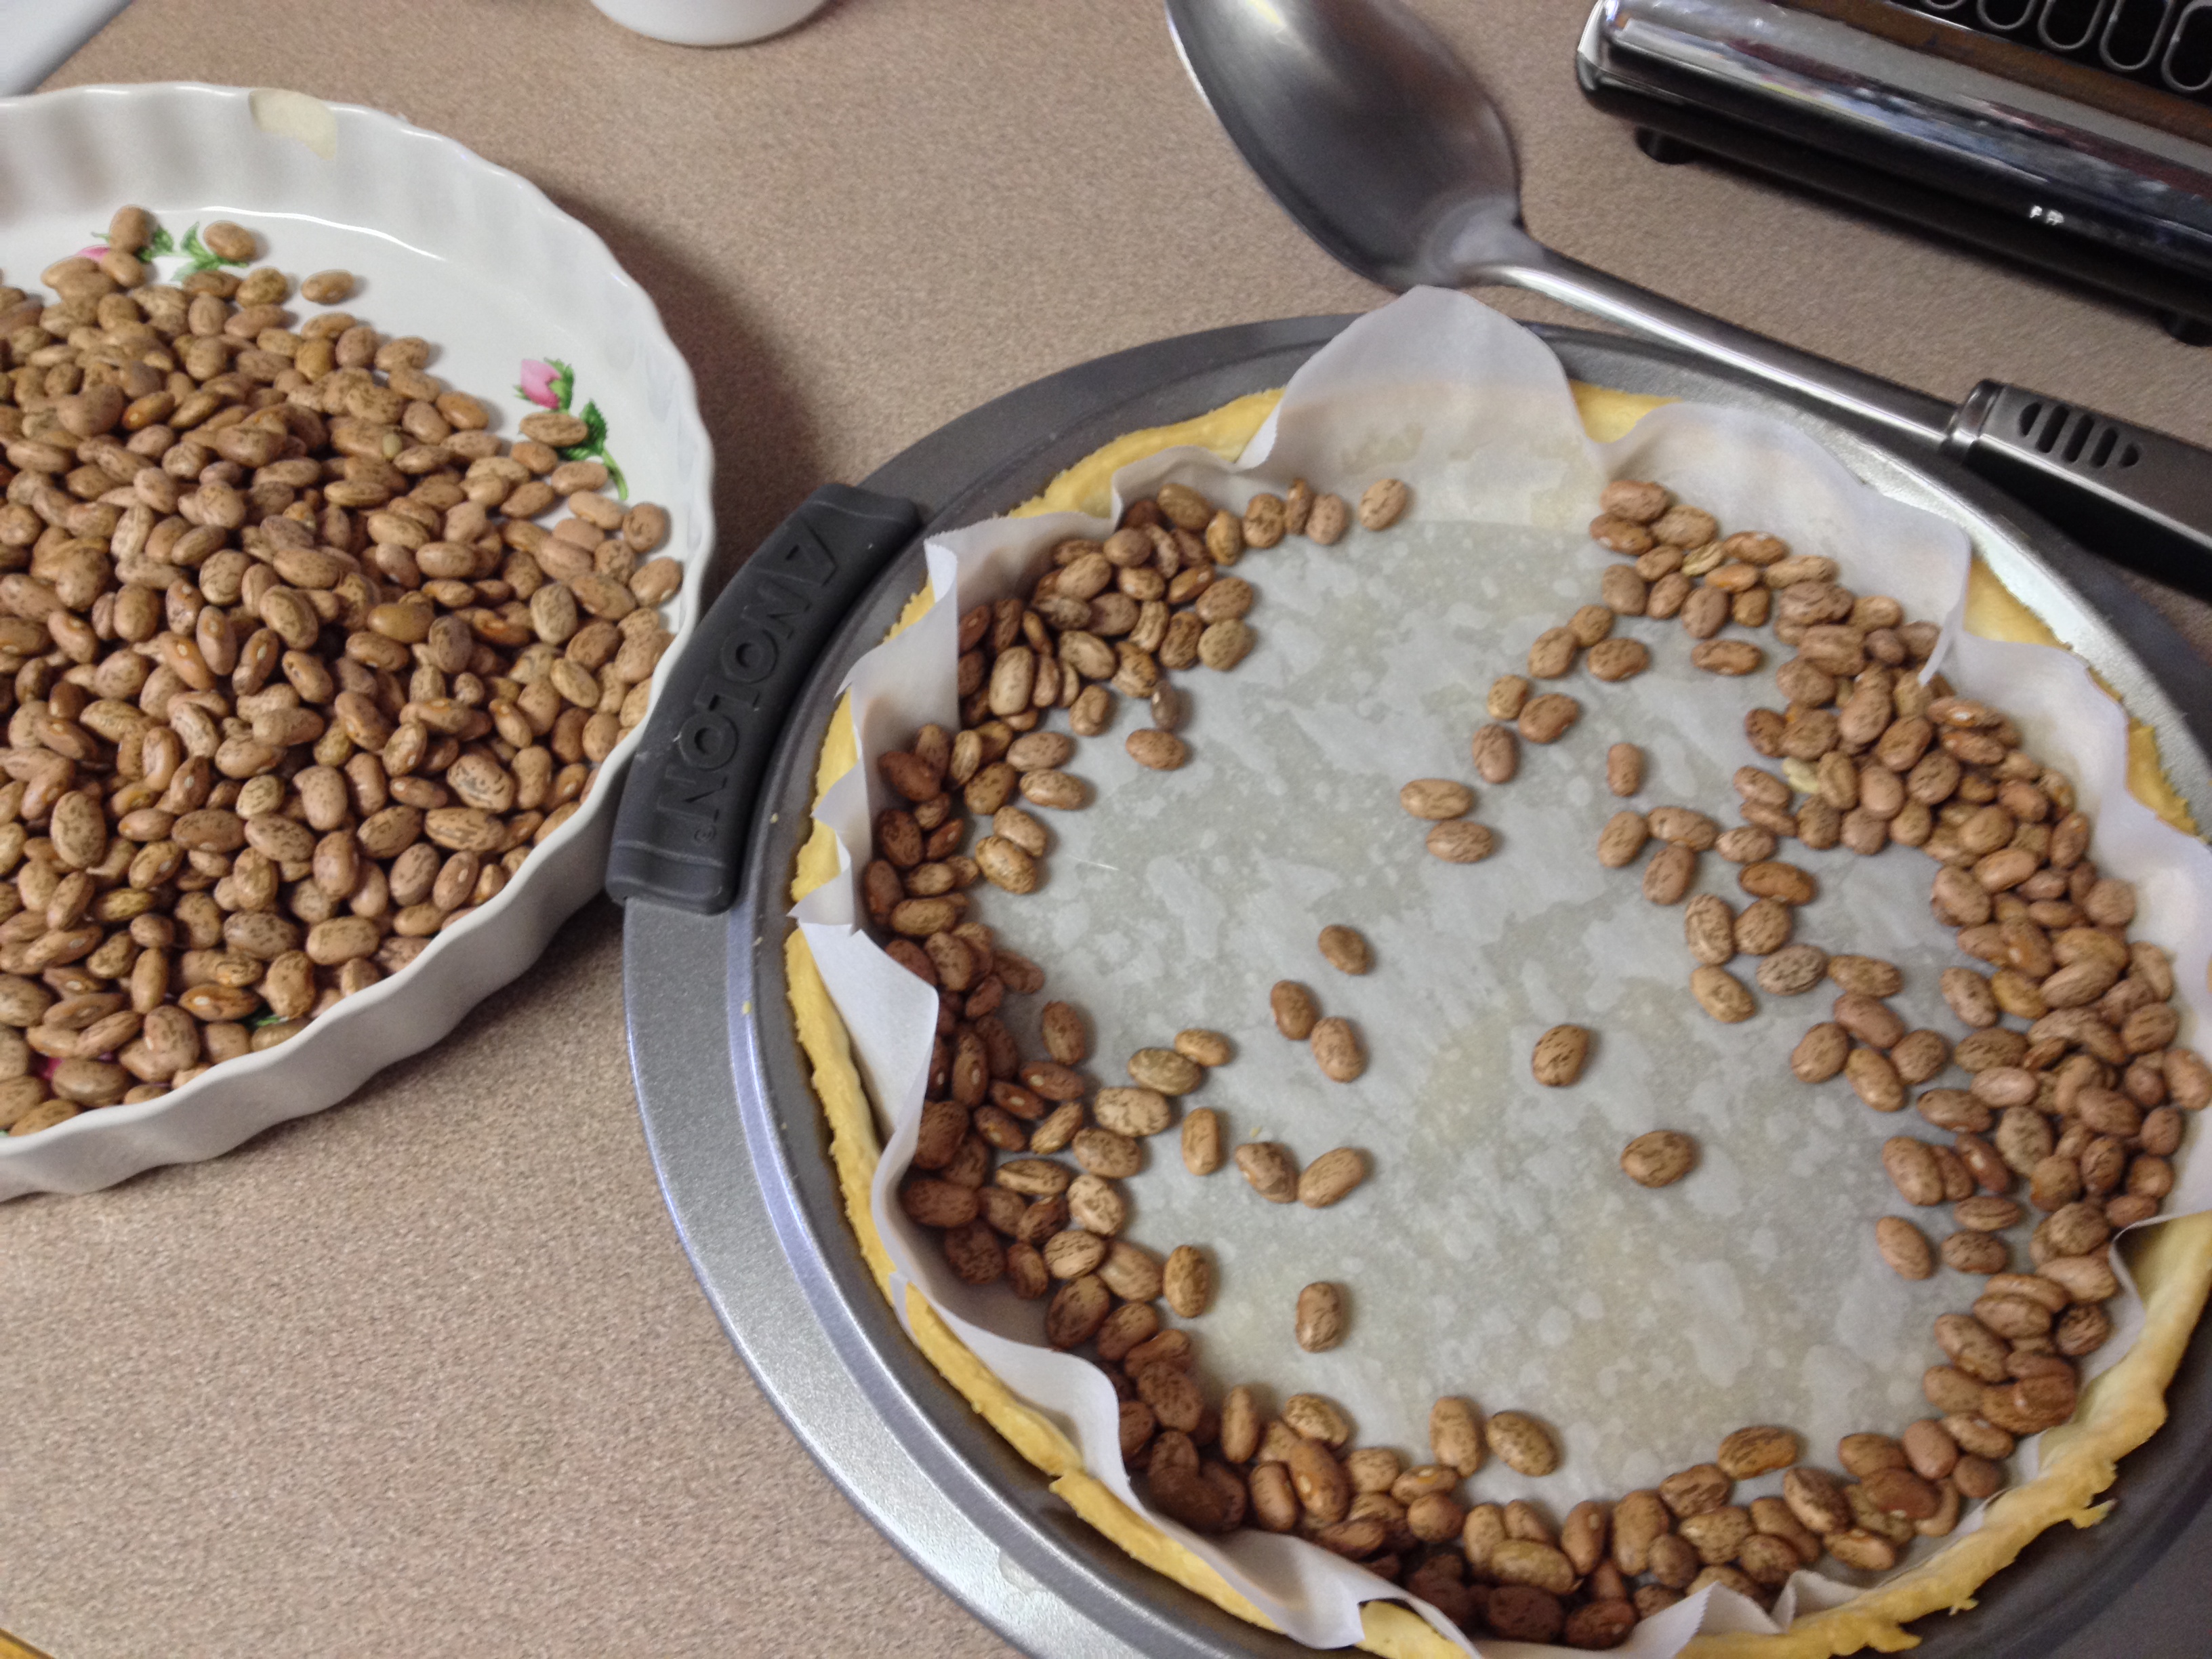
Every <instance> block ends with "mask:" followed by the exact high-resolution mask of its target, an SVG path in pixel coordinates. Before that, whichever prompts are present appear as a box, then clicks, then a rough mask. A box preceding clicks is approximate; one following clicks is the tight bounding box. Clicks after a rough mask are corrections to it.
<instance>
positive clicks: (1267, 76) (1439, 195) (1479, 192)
mask: <svg viewBox="0 0 2212 1659" xmlns="http://www.w3.org/2000/svg"><path fill="white" fill-rule="evenodd" d="M1168 21H1169V27H1170V29H1171V30H1172V32H1173V33H1174V35H1175V40H1176V50H1177V51H1178V52H1181V53H1182V61H1183V67H1184V68H1185V69H1186V70H1188V71H1189V72H1190V76H1191V79H1192V80H1193V81H1194V82H1196V83H1197V85H1198V89H1199V92H1200V95H1201V96H1202V97H1204V98H1205V99H1206V102H1207V104H1208V105H1209V106H1210V107H1211V108H1212V111H1213V113H1214V115H1215V117H1216V118H1218V120H1219V121H1220V123H1221V125H1223V127H1224V128H1225V129H1226V130H1227V131H1228V133H1229V136H1230V138H1231V141H1232V142H1233V143H1235V144H1236V146H1237V149H1239V150H1240V151H1242V152H1243V155H1244V159H1245V160H1246V161H1248V162H1249V163H1250V164H1251V167H1252V168H1253V170H1254V171H1255V173H1258V174H1259V175H1260V180H1261V183H1262V184H1264V185H1267V190H1268V191H1269V193H1270V194H1272V195H1273V197H1274V198H1275V199H1276V201H1277V202H1279V204H1281V205H1282V206H1283V208H1284V209H1285V210H1286V211H1287V212H1288V213H1289V214H1290V216H1291V217H1292V218H1293V219H1295V220H1297V222H1298V224H1299V226H1300V227H1301V228H1303V229H1304V231H1305V233H1306V234H1308V235H1309V236H1310V237H1312V238H1313V239H1314V240H1315V241H1316V242H1318V243H1320V244H1321V245H1322V247H1323V248H1325V249H1327V250H1328V252H1330V253H1331V254H1333V255H1334V257H1335V258H1338V259H1339V260H1340V261H1341V262H1342V263H1343V264H1346V265H1347V266H1349V267H1350V268H1351V269H1352V270H1355V271H1357V272H1358V273H1359V274H1360V275H1361V276H1365V277H1368V278H1370V280H1372V281H1375V282H1378V283H1383V285H1384V286H1385V287H1388V288H1393V289H1407V288H1416V287H1420V286H1423V285H1430V286H1435V287H1439V288H1452V287H1456V286H1459V285H1461V284H1462V283H1466V282H1467V281H1468V280H1469V278H1468V272H1469V271H1470V270H1475V269H1478V268H1480V267H1481V266H1483V265H1485V264H1488V263H1490V262H1491V261H1492V260H1494V259H1496V258H1504V257H1509V256H1512V257H1521V258H1527V257H1528V256H1529V255H1531V254H1532V253H1541V250H1540V249H1538V248H1537V247H1536V246H1535V244H1534V242H1532V241H1530V240H1529V238H1528V234H1527V233H1526V232H1525V231H1523V230H1522V228H1521V197H1520V171H1519V168H1518V167H1516V164H1515V161H1514V158H1513V141H1512V139H1511V137H1510V136H1509V135H1508V134H1507V132H1506V131H1505V123H1504V121H1503V120H1502V119H1500V118H1499V116H1498V110H1497V106H1495V105H1493V104H1492V102H1491V101H1490V97H1489V94H1486V92H1485V91H1484V90H1483V88H1482V83H1481V82H1479V81H1477V80H1476V79H1475V78H1474V75H1473V74H1472V73H1470V72H1469V71H1468V68H1467V66H1466V65H1465V64H1462V63H1461V62H1460V60H1459V58H1457V57H1456V56H1455V55H1454V54H1453V52H1452V51H1451V49H1450V47H1449V46H1446V45H1445V44H1444V42H1443V40H1439V39H1438V38H1437V35H1436V33H1435V32H1434V31H1432V30H1431V28H1430V27H1429V26H1428V25H1427V24H1426V23H1425V22H1423V21H1421V20H1420V18H1419V17H1418V16H1416V15H1413V13H1412V12H1410V11H1407V10H1404V9H1401V8H1398V7H1395V6H1393V7H1387V8H1386V7H1381V6H1373V5H1365V4H1360V3H1357V0H1268V3H1265V4H1228V5H1224V4H1200V3H1179V0H1170V4H1169V6H1168ZM1201 66H1203V67H1201Z"/></svg>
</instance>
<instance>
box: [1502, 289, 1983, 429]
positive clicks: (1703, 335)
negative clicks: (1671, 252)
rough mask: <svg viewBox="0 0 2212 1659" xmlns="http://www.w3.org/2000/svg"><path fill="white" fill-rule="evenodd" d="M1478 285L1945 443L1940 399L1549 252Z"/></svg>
mask: <svg viewBox="0 0 2212 1659" xmlns="http://www.w3.org/2000/svg"><path fill="white" fill-rule="evenodd" d="M1476 280H1488V281H1492V282H1498V283H1507V284H1509V285H1510V286H1511V287H1514V288H1525V289H1529V290H1530V291H1532V292H1534V293H1537V294H1541V295H1547V297H1549V298H1551V299H1554V300H1557V301H1559V302H1560V303H1561V304H1562V305H1569V306H1572V307H1574V308H1575V309H1576V310H1577V311H1583V312H1588V313H1589V314H1590V315H1591V316H1593V317H1601V318H1603V319H1605V320H1606V321H1607V322H1611V323H1618V324H1620V326H1621V327H1623V328H1626V329H1629V330H1632V331H1634V332H1636V333H1638V334H1643V335H1648V336H1649V337H1651V338H1653V339H1655V340H1661V341H1663V342H1665V343H1667V344H1668V345H1673V346H1679V347H1680V348H1681V349H1683V350H1685V351H1688V352H1692V353H1694V354H1695V355H1697V356H1700V357H1705V358H1707V359H1710V360H1711V361H1712V362H1718V363H1723V364H1725V365H1726V366H1727V367H1729V368H1733V369H1735V370H1736V371H1737V372H1738V373H1740V374H1747V375H1749V376H1751V377H1752V378H1753V379H1754V380H1764V381H1765V382H1766V383H1767V384H1768V385H1770V386H1778V387H1780V388H1781V389H1783V390H1784V391H1785V392H1792V393H1794V394H1795V395H1796V396H1797V397H1799V398H1803V399H1805V400H1806V401H1808V402H1811V403H1815V404H1820V405H1822V406H1823V407H1824V408H1826V409H1828V410H1832V411H1834V412H1835V413H1837V414H1840V415H1846V416H1851V417H1852V418H1854V419H1856V420H1859V421H1863V422H1869V423H1871V424H1873V425H1875V426H1876V427H1879V428H1881V430H1882V431H1883V433H1884V434H1885V435H1887V436H1889V437H1891V438H1895V439H1902V440H1904V441H1906V442H1907V443H1909V444H1910V445H1911V447H1914V448H1917V449H1920V450H1923V451H1927V450H1934V449H1938V448H1940V447H1942V442H1943V438H1944V434H1945V433H1946V432H1947V431H1948V428H1949V426H1950V421H1951V406H1950V405H1949V404H1946V403H1945V402H1944V401H1943V400H1942V398H1931V397H1929V395H1928V394H1927V393H1925V392H1915V391H1913V390H1912V389H1911V387H1909V386H1899V385H1898V384H1896V383H1895V382H1894V381H1892V380H1881V379H1879V378H1877V377H1876V376H1875V375H1872V374H1863V373H1861V372H1860V371H1859V370H1857V369H1856V368H1846V367H1845V366H1844V365H1843V364H1842V363H1838V362H1830V361H1829V360H1828V359H1827V358H1826V357H1816V356H1814V355H1813V354H1812V353H1811V352H1809V351H1800V350H1798V349H1796V347H1795V346H1787V345H1784V344H1783V343H1781V342H1780V341H1779V340H1773V339H1769V338H1768V337H1766V336H1765V335H1764V334H1754V333H1753V332H1752V331H1751V330H1749V329H1747V328H1739V327H1737V326H1736V325H1735V324H1734V323H1727V322H1723V321H1722V320H1721V319H1719V318H1717V317H1711V316H1708V315H1707V314H1706V313H1704V312H1702V311H1696V310H1692V308H1691V307H1688V306H1686V305H1681V304H1679V303H1677V302H1676V301H1673V300H1669V299H1667V298H1665V297H1663V296H1662V295H1657V294H1654V293H1652V292H1651V291H1650V289H1641V288H1638V287H1637V286H1636V285H1635V284H1634V283H1626V282H1623V281H1622V280H1621V279H1620V277H1618V276H1608V275H1607V273H1606V272H1604V271H1602V270H1596V269H1595V268H1594V267H1592V266H1589V265H1586V264H1582V263H1581V262H1580V261H1579V260H1576V259H1570V258H1567V257H1566V256H1565V255H1564V254H1559V253H1554V252H1552V251H1551V250H1550V249H1548V248H1537V249H1536V250H1535V252H1534V257H1533V258H1516V259H1514V260H1511V261H1510V262H1505V261H1501V262H1499V263H1498V264H1489V265H1486V266H1485V267H1484V268H1483V270H1481V271H1480V274H1479V275H1478V276H1477V277H1476Z"/></svg>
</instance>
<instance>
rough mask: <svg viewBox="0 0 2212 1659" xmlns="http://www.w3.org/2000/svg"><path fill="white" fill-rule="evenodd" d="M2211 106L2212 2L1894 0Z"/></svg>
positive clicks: (1965, 26) (2175, 0)
mask: <svg viewBox="0 0 2212 1659" xmlns="http://www.w3.org/2000/svg"><path fill="white" fill-rule="evenodd" d="M1896 3H1899V4H1901V5H1903V6H1905V8H1906V9H1910V10H1913V11H1919V12H1924V13H1926V14H1927V15H1929V16H1931V17H1940V18H1942V20H1943V21H1945V22H1947V23H1955V24H1957V25H1958V26H1960V27H1962V28H1970V29H1973V30H1975V31H1976V32H1977V33H1982V34H1994V35H1996V36H1997V37H1998V38H1999V39H2001V40H2010V41H2012V42H2014V43H2015V45H2018V46H2027V47H2029V48H2031V49H2033V50H2034V51H2037V52H2047V53H2049V54H2051V56H2052V57H2055V58H2065V59H2067V60H2068V61H2069V62H2072V63H2076V64H2086V65H2087V66H2088V67H2089V68H2092V69H2099V70H2104V71H2106V73H2107V74H2111V75H2116V76H2120V77H2122V78H2123V79H2125V80H2129V81H2133V82H2136V84H2137V85H2139V86H2146V87H2155V88H2158V89H2159V90H2160V91H2161V92H2170V93H2173V94H2178V95H2179V96H2181V97H2184V98H2186V99H2188V100H2191V102H2193V103H2197V104H2200V105H2203V106H2205V107H2207V108H2212V0H1896Z"/></svg>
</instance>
